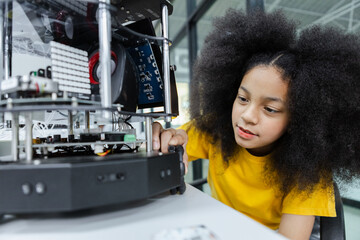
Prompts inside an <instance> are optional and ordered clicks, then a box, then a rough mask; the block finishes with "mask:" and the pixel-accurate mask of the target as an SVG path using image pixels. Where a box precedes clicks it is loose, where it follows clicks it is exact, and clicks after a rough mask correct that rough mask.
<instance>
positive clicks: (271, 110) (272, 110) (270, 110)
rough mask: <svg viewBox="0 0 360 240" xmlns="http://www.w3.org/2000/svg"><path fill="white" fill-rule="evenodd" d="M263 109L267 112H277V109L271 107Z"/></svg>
mask: <svg viewBox="0 0 360 240" xmlns="http://www.w3.org/2000/svg"><path fill="white" fill-rule="evenodd" d="M264 109H265V111H267V112H269V113H278V112H279V111H278V110H275V109H273V108H270V107H264Z"/></svg>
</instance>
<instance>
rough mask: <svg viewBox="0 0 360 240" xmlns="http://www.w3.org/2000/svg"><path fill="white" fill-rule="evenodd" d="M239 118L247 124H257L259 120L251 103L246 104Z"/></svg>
mask: <svg viewBox="0 0 360 240" xmlns="http://www.w3.org/2000/svg"><path fill="white" fill-rule="evenodd" d="M241 118H242V119H243V120H244V122H246V123H248V124H253V125H254V124H257V123H258V122H259V116H258V111H257V109H256V107H255V106H253V105H248V106H247V107H246V109H245V110H244V112H243V113H242V114H241Z"/></svg>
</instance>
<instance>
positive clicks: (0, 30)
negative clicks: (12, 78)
mask: <svg viewBox="0 0 360 240" xmlns="http://www.w3.org/2000/svg"><path fill="white" fill-rule="evenodd" d="M4 18H5V3H0V54H1V57H0V83H1V81H3V80H4V58H5V57H6V56H5V52H4V50H5V44H4V43H5V42H4ZM0 99H1V89H0Z"/></svg>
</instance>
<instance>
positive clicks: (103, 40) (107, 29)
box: [99, 0, 112, 119]
mask: <svg viewBox="0 0 360 240" xmlns="http://www.w3.org/2000/svg"><path fill="white" fill-rule="evenodd" d="M109 5H110V0H99V46H100V49H99V52H100V59H99V60H100V68H101V78H100V94H101V105H102V106H103V107H105V108H110V107H111V106H112V98H111V54H110V51H111V14H110V9H109ZM104 118H105V119H110V118H111V113H110V112H109V111H104Z"/></svg>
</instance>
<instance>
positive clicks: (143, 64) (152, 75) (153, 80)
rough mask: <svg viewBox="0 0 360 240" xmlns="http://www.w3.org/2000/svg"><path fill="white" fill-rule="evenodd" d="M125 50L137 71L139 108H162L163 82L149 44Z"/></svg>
mask: <svg viewBox="0 0 360 240" xmlns="http://www.w3.org/2000/svg"><path fill="white" fill-rule="evenodd" d="M127 50H128V52H129V54H130V55H131V57H132V58H133V60H134V62H135V65H136V68H137V70H138V71H139V76H140V80H139V97H138V105H139V108H143V107H145V106H144V105H148V107H154V106H163V102H164V96H163V81H162V78H161V75H160V71H159V68H158V66H157V64H156V61H155V57H154V53H153V50H152V48H151V45H150V43H149V42H146V43H145V44H143V45H140V46H136V47H131V48H128V49H127Z"/></svg>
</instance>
